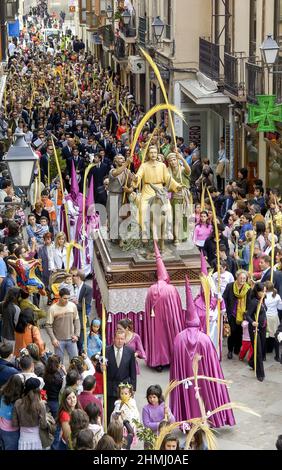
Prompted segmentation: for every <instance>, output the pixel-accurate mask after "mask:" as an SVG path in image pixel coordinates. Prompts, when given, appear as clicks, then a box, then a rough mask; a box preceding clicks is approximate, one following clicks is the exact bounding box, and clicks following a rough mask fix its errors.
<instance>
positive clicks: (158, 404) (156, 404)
mask: <svg viewBox="0 0 282 470" xmlns="http://www.w3.org/2000/svg"><path fill="white" fill-rule="evenodd" d="M146 398H147V401H148V404H147V405H145V406H144V407H143V410H142V421H143V424H144V426H146V428H150V429H151V430H152V431H153V432H154V434H157V432H158V429H159V425H160V422H161V421H164V420H165V421H167V422H168V423H169V424H170V423H174V422H175V418H174V416H173V414H172V412H171V410H170V409H169V408H168V407H166V406H165V402H164V397H163V392H162V389H161V387H160V385H150V387H149V388H148V389H147V393H146ZM144 448H145V449H146V448H148V445H147V444H146V442H145V443H144Z"/></svg>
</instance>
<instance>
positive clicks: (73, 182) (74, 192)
mask: <svg viewBox="0 0 282 470" xmlns="http://www.w3.org/2000/svg"><path fill="white" fill-rule="evenodd" d="M70 193H71V195H72V197H73V199H76V198H77V196H78V193H79V187H78V182H77V177H76V171H75V166H74V161H73V160H72V162H71V187H70Z"/></svg>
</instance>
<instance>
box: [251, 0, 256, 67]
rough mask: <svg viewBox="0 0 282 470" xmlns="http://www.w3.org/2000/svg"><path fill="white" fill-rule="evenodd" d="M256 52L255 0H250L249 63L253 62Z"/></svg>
mask: <svg viewBox="0 0 282 470" xmlns="http://www.w3.org/2000/svg"><path fill="white" fill-rule="evenodd" d="M256 52H257V0H250V41H249V56H250V61H253V62H255V58H256Z"/></svg>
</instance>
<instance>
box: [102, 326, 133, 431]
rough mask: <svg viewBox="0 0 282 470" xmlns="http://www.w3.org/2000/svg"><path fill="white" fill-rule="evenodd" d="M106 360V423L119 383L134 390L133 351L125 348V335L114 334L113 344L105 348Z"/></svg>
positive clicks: (122, 333) (119, 332)
mask: <svg viewBox="0 0 282 470" xmlns="http://www.w3.org/2000/svg"><path fill="white" fill-rule="evenodd" d="M106 359H107V361H108V362H107V390H108V406H107V420H108V423H109V421H110V418H111V414H112V412H113V410H114V404H115V401H116V400H117V399H118V386H119V384H120V383H129V384H131V385H132V387H133V390H136V364H135V354H134V351H133V350H132V349H131V348H129V347H128V346H125V333H124V332H121V331H116V332H115V337H114V343H113V345H112V346H108V347H107V348H106Z"/></svg>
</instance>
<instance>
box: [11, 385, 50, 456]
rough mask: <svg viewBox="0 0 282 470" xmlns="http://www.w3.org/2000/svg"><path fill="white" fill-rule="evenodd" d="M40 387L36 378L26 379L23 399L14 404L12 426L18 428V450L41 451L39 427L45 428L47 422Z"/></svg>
mask: <svg viewBox="0 0 282 470" xmlns="http://www.w3.org/2000/svg"><path fill="white" fill-rule="evenodd" d="M40 385H41V382H40V380H39V379H37V378H34V377H31V378H29V379H27V380H26V382H25V384H24V394H23V397H22V398H20V399H19V400H17V401H16V403H15V406H14V410H13V419H12V425H13V426H15V427H19V428H20V439H19V444H18V450H42V443H41V440H40V434H39V427H42V428H47V421H46V408H45V404H44V402H43V401H42V400H41V397H40Z"/></svg>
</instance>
